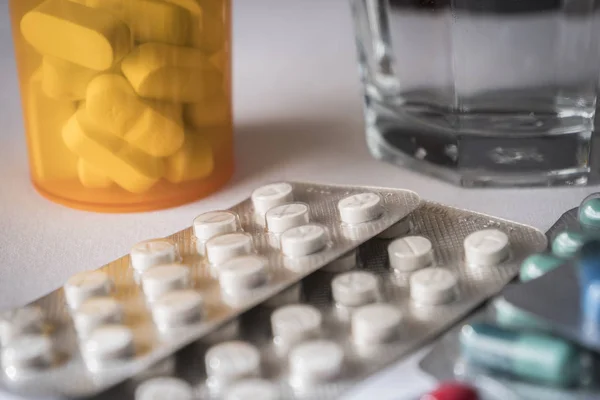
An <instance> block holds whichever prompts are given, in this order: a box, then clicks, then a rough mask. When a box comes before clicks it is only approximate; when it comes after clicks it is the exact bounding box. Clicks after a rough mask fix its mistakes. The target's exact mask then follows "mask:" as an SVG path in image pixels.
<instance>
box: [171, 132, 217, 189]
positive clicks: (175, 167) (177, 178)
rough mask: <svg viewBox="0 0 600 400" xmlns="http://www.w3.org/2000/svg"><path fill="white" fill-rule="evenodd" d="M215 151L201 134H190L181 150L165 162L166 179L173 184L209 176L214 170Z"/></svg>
mask: <svg viewBox="0 0 600 400" xmlns="http://www.w3.org/2000/svg"><path fill="white" fill-rule="evenodd" d="M214 166H215V165H214V159H213V150H212V147H211V144H210V142H209V141H208V140H207V139H206V138H204V137H203V136H202V135H201V134H188V135H186V137H185V142H184V144H183V146H182V147H181V149H179V151H178V152H177V153H175V154H173V155H172V156H170V157H169V158H167V159H166V162H165V167H166V171H165V178H167V180H169V181H170V182H172V183H180V182H185V181H193V180H196V179H203V178H206V177H207V176H209V175H210V174H211V173H212V171H213V169H214Z"/></svg>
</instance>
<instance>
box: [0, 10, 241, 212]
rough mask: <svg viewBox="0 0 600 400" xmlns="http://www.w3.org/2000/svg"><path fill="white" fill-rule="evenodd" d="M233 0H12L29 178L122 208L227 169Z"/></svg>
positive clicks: (208, 184) (59, 193)
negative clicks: (27, 150) (29, 170)
mask: <svg viewBox="0 0 600 400" xmlns="http://www.w3.org/2000/svg"><path fill="white" fill-rule="evenodd" d="M230 1H231V0H9V5H10V12H11V22H12V27H13V36H14V42H15V52H16V59H17V67H18V72H19V80H20V87H21V97H22V104H23V114H24V118H25V129H26V136H27V144H28V149H29V162H30V167H31V176H32V180H33V184H34V185H35V187H36V189H37V190H38V191H39V192H40V193H41V194H42V195H43V196H45V197H47V198H48V199H50V200H52V201H55V202H58V203H61V204H64V205H67V206H70V207H74V208H80V209H86V210H95V211H105V212H129V211H145V210H152V209H158V208H166V207H171V206H175V205H178V204H182V203H186V202H189V201H192V200H195V199H198V198H200V197H203V196H206V195H208V194H210V193H212V192H214V191H215V190H217V189H218V188H219V187H220V186H222V185H223V184H224V183H225V182H226V181H227V180H228V179H229V178H230V176H231V175H232V173H233V137H232V136H233V135H232V130H233V127H232V111H231V55H230V48H231V47H230V43H231V3H230Z"/></svg>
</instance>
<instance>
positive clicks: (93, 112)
mask: <svg viewBox="0 0 600 400" xmlns="http://www.w3.org/2000/svg"><path fill="white" fill-rule="evenodd" d="M86 100H87V105H86V108H87V113H88V114H89V116H90V118H91V119H92V120H93V121H94V122H95V123H96V124H97V125H98V126H102V127H104V128H105V129H106V130H107V131H109V132H111V133H112V134H114V135H115V136H118V137H122V138H123V139H125V140H126V141H127V142H129V143H130V144H131V145H133V146H135V147H136V148H138V149H140V150H142V151H144V152H146V153H148V154H150V155H152V156H155V157H166V156H169V155H171V154H173V153H175V152H176V151H177V150H178V149H179V148H180V147H181V145H182V143H183V136H184V133H183V123H182V115H181V114H182V112H181V106H180V105H177V104H164V103H158V102H144V101H142V100H141V99H140V98H138V97H137V96H136V94H135V92H134V90H133V88H132V87H131V85H130V84H129V82H128V81H127V79H125V78H124V77H122V76H121V75H116V74H105V75H100V76H98V77H96V78H94V79H93V80H92V82H90V84H89V85H88V88H87V95H86Z"/></svg>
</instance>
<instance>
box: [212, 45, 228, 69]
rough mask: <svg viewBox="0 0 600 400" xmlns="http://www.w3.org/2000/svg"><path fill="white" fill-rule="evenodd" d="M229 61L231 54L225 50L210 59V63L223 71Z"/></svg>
mask: <svg viewBox="0 0 600 400" xmlns="http://www.w3.org/2000/svg"><path fill="white" fill-rule="evenodd" d="M227 61H229V54H228V53H227V52H226V51H225V50H221V51H220V52H218V53H216V54H213V55H212V56H211V57H210V62H211V63H212V64H213V65H214V66H215V67H217V68H218V69H220V70H221V71H223V70H224V69H225V66H226V65H227Z"/></svg>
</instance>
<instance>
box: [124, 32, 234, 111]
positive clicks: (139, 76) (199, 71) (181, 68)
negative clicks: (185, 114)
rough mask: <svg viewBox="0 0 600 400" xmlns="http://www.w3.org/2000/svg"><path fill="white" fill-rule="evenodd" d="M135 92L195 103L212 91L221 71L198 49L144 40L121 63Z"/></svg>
mask: <svg viewBox="0 0 600 400" xmlns="http://www.w3.org/2000/svg"><path fill="white" fill-rule="evenodd" d="M121 69H122V71H123V74H124V75H125V76H126V77H127V79H128V80H129V82H130V83H131V86H133V89H134V90H135V92H136V93H137V94H138V95H140V96H142V97H144V98H148V99H156V100H163V101H172V102H180V103H195V102H198V101H201V100H202V99H205V98H207V97H210V96H211V95H213V94H214V93H216V92H217V91H218V90H219V88H220V87H221V85H222V82H223V75H222V74H221V73H220V72H219V70H218V69H217V68H216V67H215V66H214V65H213V64H212V63H211V62H210V60H209V59H208V58H207V57H206V56H205V55H204V54H203V53H202V51H200V50H198V49H194V48H191V47H181V46H171V45H167V44H162V43H146V44H143V45H141V46H138V47H137V48H135V49H134V50H133V51H132V52H131V53H130V54H129V55H128V56H127V57H125V58H124V59H123V62H122V63H121Z"/></svg>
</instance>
